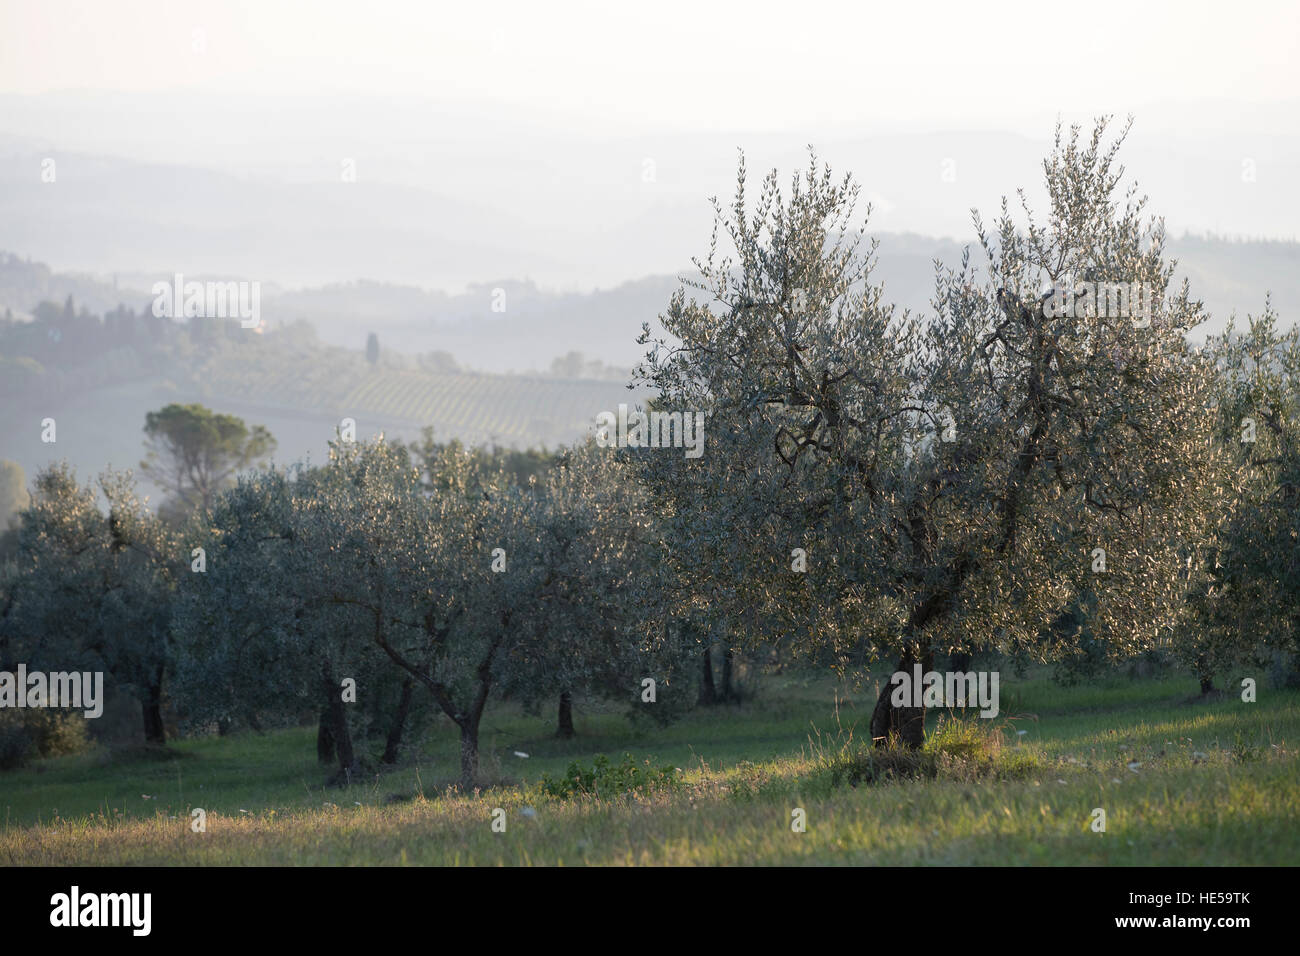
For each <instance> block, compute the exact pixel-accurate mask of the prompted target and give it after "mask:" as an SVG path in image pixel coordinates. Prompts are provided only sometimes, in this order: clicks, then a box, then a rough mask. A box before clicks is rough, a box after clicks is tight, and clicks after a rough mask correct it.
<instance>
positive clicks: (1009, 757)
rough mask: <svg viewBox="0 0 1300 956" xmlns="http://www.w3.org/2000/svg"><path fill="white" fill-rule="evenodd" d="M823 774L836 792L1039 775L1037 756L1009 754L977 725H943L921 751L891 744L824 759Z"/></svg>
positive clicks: (849, 750)
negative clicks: (869, 785)
mask: <svg viewBox="0 0 1300 956" xmlns="http://www.w3.org/2000/svg"><path fill="white" fill-rule="evenodd" d="M820 763H821V765H822V772H823V774H825V775H826V776H827V778H828V779H829V782H830V784H831V785H832V786H839V785H841V784H844V783H847V784H850V785H851V786H857V785H858V784H859V783H883V782H888V781H891V780H933V779H936V778H939V777H942V778H943V779H945V780H961V781H972V780H976V779H979V778H981V777H994V778H997V779H1014V778H1019V777H1024V776H1027V775H1029V774H1030V773H1032V772H1034V771H1036V770H1039V769H1041V767H1040V760H1039V758H1038V757H1037V755H1034V754H1030V753H1028V752H1018V753H1013V752H1010V751H1008V752H1005V753H1004V751H1003V748H1002V736H1001V734H999V733H997V732H996V731H994V730H992V729H990V728H987V727H985V726H982V725H981V724H980V723H979V721H978V720H961V719H944V720H940V722H939V725H938V726H937V727H936V728H935V729H934V732H933V733H931V734H930V735H929V736H928V737H927V738H926V741H925V745H924V746H923V747H922V748H921V749H920V750H912V749H910V748H907V747H904V746H902V745H901V744H900V743H899V742H898V741H891V742H890V744H889V745H888V746H885V747H875V746H871V747H855V746H854V745H853V744H852V740H851V739H850V741H849V743H848V744H847V745H845V746H843V747H841V748H840V749H839V750H837V751H834V752H830V753H826V752H823V753H822V754H821V755H820Z"/></svg>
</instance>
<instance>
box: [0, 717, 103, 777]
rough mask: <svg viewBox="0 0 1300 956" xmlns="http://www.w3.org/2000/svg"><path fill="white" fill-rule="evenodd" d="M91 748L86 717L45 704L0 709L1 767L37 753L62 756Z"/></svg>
mask: <svg viewBox="0 0 1300 956" xmlns="http://www.w3.org/2000/svg"><path fill="white" fill-rule="evenodd" d="M89 748H90V734H89V733H88V732H87V731H86V719H85V718H84V717H82V716H81V715H80V714H78V713H66V712H62V711H58V710H50V709H47V708H31V709H23V710H10V709H8V708H6V709H5V710H2V711H0V770H13V769H16V768H18V767H21V766H23V765H24V764H26V763H27V762H28V761H30V760H33V759H35V758H37V757H63V756H67V755H69V754H79V753H84V752H85V751H86V750H88V749H89Z"/></svg>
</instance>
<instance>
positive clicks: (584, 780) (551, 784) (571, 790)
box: [542, 754, 682, 799]
mask: <svg viewBox="0 0 1300 956" xmlns="http://www.w3.org/2000/svg"><path fill="white" fill-rule="evenodd" d="M681 785H682V778H681V771H680V770H678V769H677V768H676V767H672V766H669V765H667V764H665V765H663V766H661V767H655V766H652V765H651V763H650V761H649V760H648V759H647V760H644V761H642V762H641V763H640V764H638V763H637V762H636V761H635V760H634V759H633V758H632V755H631V754H624V755H623V760H622V762H621V763H617V764H614V763H610V761H609V758H608V757H606V756H605V755H604V754H598V755H597V756H596V759H595V760H594V761H593V763H592V766H591V767H590V768H586V767H583V766H582V765H581V764H580V763H578V761H576V760H575V761H574V762H573V763H571V764H569V769H568V770H566V771H565V773H564V776H563V777H560V778H559V779H556V778H554V777H551V776H550V775H549V774H545V775H543V777H542V792H543V793H545V794H546V795H547V796H549V797H554V798H557V799H564V798H566V797H573V796H588V797H596V798H597V799H609V798H611V797H621V796H626V795H628V794H631V793H652V792H655V791H660V790H676V789H678V788H679V787H680V786H681Z"/></svg>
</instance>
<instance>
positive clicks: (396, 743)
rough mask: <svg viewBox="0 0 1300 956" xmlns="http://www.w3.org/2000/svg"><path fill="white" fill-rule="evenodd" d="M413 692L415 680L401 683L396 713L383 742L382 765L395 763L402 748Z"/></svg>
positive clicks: (411, 679) (410, 679) (409, 679)
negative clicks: (386, 737)
mask: <svg viewBox="0 0 1300 956" xmlns="http://www.w3.org/2000/svg"><path fill="white" fill-rule="evenodd" d="M414 690H415V680H414V679H413V678H410V677H408V678H406V680H404V681H402V696H401V697H400V698H399V699H398V701H397V713H395V714H394V715H393V723H392V725H391V726H390V727H389V728H388V739H387V740H386V741H385V742H384V755H383V757H381V758H380V760H382V761H383V762H384V763H397V754H398V750H399V749H400V748H401V746H402V735H403V734H404V733H405V732H406V717H407V715H408V714H409V713H410V712H411V694H412V692H413V691H414Z"/></svg>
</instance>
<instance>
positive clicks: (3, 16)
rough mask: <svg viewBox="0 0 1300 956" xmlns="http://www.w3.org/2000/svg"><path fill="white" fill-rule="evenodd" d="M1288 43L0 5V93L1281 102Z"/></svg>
mask: <svg viewBox="0 0 1300 956" xmlns="http://www.w3.org/2000/svg"><path fill="white" fill-rule="evenodd" d="M1298 54H1300V3H1296V2H1294V0H1289V2H1269V3H1251V2H1234V3H1223V2H1188V0H1181V2H1156V3H1145V2H1144V3H1134V2H1132V0H1121V2H1113V0H1107V2H1092V3H1088V4H1086V5H1073V4H1072V5H1055V4H1049V3H1044V2H1042V0H1030V2H1018V3H1014V2H1013V3H999V4H992V3H987V2H970V0H960V2H939V3H935V2H920V3H915V2H890V3H885V4H874V3H861V2H845V0H832V2H817V0H798V2H792V0H783V2H766V0H745V2H741V3H726V4H724V3H708V2H700V0H689V2H677V0H667V2H661V0H655V2H644V3H625V4H610V3H606V2H591V3H584V2H554V0H549V2H545V3H537V2H522V3H513V2H510V3H463V2H457V3H427V2H406V3H395V2H385V0H366V2H358V0H315V2H311V3H306V2H299V3H294V2H284V0H252V2H216V0H114V2H108V0H0V93H41V92H49V91H56V90H73V89H75V90H95V91H115V90H121V91H169V90H180V89H195V90H205V91H211V92H225V93H248V92H252V93H258V94H263V95H265V94H278V93H283V94H304V93H307V94H310V93H328V92H358V93H377V94H383V95H403V96H431V97H437V98H440V99H443V98H445V99H448V100H452V101H465V102H472V101H474V100H476V99H484V98H486V99H492V100H496V101H499V102H500V101H504V102H509V103H514V104H518V105H521V106H525V107H529V108H538V109H541V108H545V109H546V110H547V111H548V112H549V111H551V110H557V111H560V112H562V113H569V114H573V116H574V117H575V118H576V119H578V120H579V121H587V120H589V121H592V122H596V121H600V122H613V123H615V125H617V124H618V123H622V124H624V125H626V124H628V123H632V122H634V123H636V124H638V125H640V126H641V127H642V128H645V127H646V126H647V125H653V126H655V127H658V128H662V129H682V130H700V129H715V130H717V129H750V130H774V131H775V130H781V129H787V128H806V127H818V128H833V127H837V126H841V125H844V126H847V125H849V124H852V123H860V122H864V121H867V120H870V121H873V122H876V123H880V122H889V123H898V124H901V125H906V124H908V123H914V122H918V121H919V122H923V123H925V124H927V125H932V124H935V123H940V122H942V123H946V124H953V123H958V122H963V121H965V122H968V123H979V124H987V123H989V122H1001V123H1002V125H1003V126H1006V125H1009V124H1014V125H1015V126H1016V127H1021V126H1024V125H1025V124H1027V123H1032V124H1038V125H1039V126H1041V118H1042V117H1048V116H1053V117H1054V116H1056V115H1057V114H1058V113H1062V112H1064V113H1070V112H1072V111H1082V112H1083V113H1085V114H1089V115H1091V114H1093V113H1096V112H1099V111H1102V110H1106V111H1114V112H1117V113H1120V114H1123V113H1126V112H1128V111H1130V110H1133V109H1138V108H1140V107H1141V106H1142V105H1144V104H1146V103H1161V102H1165V103H1169V102H1173V103H1179V102H1192V101H1196V100H1202V99H1226V100H1241V101H1245V102H1254V103H1267V102H1276V101H1279V100H1285V99H1291V98H1294V97H1296V96H1297V87H1298V86H1300V84H1298V83H1297V66H1296V63H1297V55H1298Z"/></svg>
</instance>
